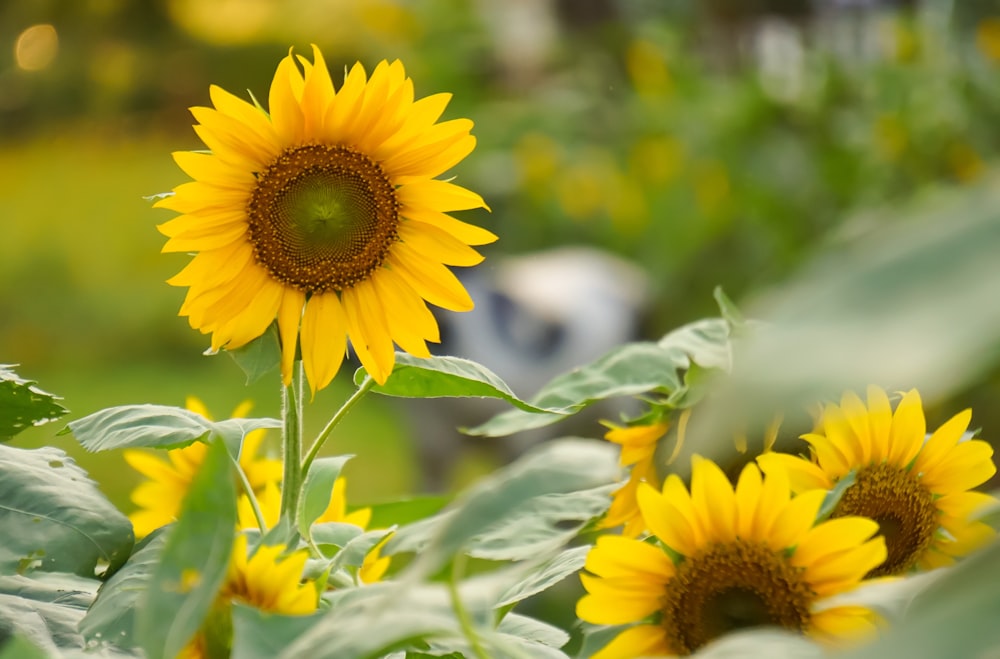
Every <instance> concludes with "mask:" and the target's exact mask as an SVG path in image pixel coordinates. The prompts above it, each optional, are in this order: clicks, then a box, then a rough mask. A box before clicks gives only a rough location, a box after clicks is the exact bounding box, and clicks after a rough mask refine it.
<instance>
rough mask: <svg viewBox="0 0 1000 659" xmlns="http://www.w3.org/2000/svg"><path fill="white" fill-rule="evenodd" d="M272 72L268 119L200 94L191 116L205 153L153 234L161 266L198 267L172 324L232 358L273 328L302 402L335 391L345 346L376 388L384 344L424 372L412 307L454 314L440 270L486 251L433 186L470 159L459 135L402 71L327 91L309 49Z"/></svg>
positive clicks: (471, 203) (440, 103)
mask: <svg viewBox="0 0 1000 659" xmlns="http://www.w3.org/2000/svg"><path fill="white" fill-rule="evenodd" d="M313 54H314V58H313V62H312V63H310V62H309V61H307V60H306V59H305V58H303V57H301V56H300V57H294V56H293V55H292V54H291V53H289V55H288V56H287V57H286V58H284V59H283V60H282V61H281V63H280V64H279V65H278V68H277V71H276V72H275V74H274V80H273V81H272V83H271V90H270V95H269V98H268V106H269V113H265V112H264V111H263V110H261V109H260V108H259V107H256V106H255V105H253V104H251V103H248V102H246V101H243V100H241V99H239V98H237V97H235V96H233V95H232V94H229V93H228V92H226V91H223V90H222V89H220V88H218V87H215V86H213V87H212V88H211V90H210V92H211V98H212V103H213V105H214V108H203V107H196V108H192V110H191V111H192V113H193V114H194V117H195V119H197V121H198V122H199V123H198V125H196V126H195V131H196V132H197V133H198V136H199V137H200V138H201V139H202V141H203V142H204V143H205V145H206V146H207V147H208V148H209V149H210V153H201V152H186V151H185V152H179V153H175V154H174V159H175V160H176V161H177V164H178V165H179V166H180V167H181V169H183V170H184V171H185V172H186V173H187V174H188V175H190V176H191V177H192V178H193V179H194V181H192V182H190V183H185V184H183V185H181V186H179V187H177V188H176V189H175V190H174V194H172V195H170V196H167V197H165V198H163V199H161V200H160V201H158V202H157V204H156V205H157V206H158V207H161V208H168V209H170V210H174V211H177V212H179V213H182V215H181V216H180V217H177V218H175V219H173V220H170V221H169V222H167V223H165V224H163V225H161V226H160V227H159V228H160V231H162V232H163V233H164V234H165V235H167V236H169V240H168V241H167V243H166V245H165V246H164V247H163V251H165V252H197V254H196V255H195V256H194V258H193V259H192V260H191V262H190V263H189V264H188V265H187V266H186V267H185V268H184V269H183V270H182V271H181V272H180V273H178V274H177V275H176V276H174V277H173V278H172V279H170V280H169V283H171V284H172V285H175V286H187V287H188V292H187V297H186V298H185V300H184V304H183V306H182V307H181V311H180V315H182V316H187V317H188V320H189V322H190V324H191V326H192V327H194V328H196V329H199V330H201V331H202V332H203V333H211V334H212V349H213V350H219V349H221V348H230V349H232V348H238V347H240V346H242V345H245V344H246V343H248V342H250V341H252V340H253V339H255V338H256V337H258V336H260V335H261V334H262V333H263V332H264V331H265V330H266V329H267V327H268V326H269V325H270V324H271V322H272V321H274V320H277V324H278V330H279V336H280V339H281V348H282V359H281V369H282V376H283V378H284V381H285V384H286V385H287V384H288V383H289V382H290V381H291V375H292V365H293V363H294V360H295V357H296V345H297V344H298V345H299V346H300V348H301V356H302V360H303V364H304V366H305V372H306V377H307V378H308V380H309V384H310V386H311V387H312V389H313V391H317V390H319V389H322V388H323V387H325V386H326V385H327V384H329V382H330V380H331V379H332V378H333V377H334V375H336V373H337V371H338V369H339V368H340V364H341V361H342V360H343V357H344V353H345V351H346V347H347V340H348V338H349V339H350V342H351V345H352V346H353V348H354V351H355V352H356V353H357V355H358V358H359V359H360V360H361V363H362V364H363V365H364V367H365V369H367V371H368V372H369V373H370V374H371V376H372V377H373V378H374V379H375V380H377V381H378V382H380V383H381V382H384V381H385V379H386V378H387V377H388V376H389V373H390V372H391V371H392V367H393V364H394V363H395V353H394V348H393V342H395V343H396V344H398V345H399V346H400V347H401V348H402V349H403V350H405V351H407V352H409V353H411V354H413V355H416V356H422V357H426V356H429V352H428V350H427V345H426V341H438V340H439V335H438V326H437V322H436V321H435V319H434V317H433V315H432V314H431V312H430V311H429V309H428V308H427V305H426V303H425V302H430V303H431V304H434V305H437V306H440V307H443V308H445V309H450V310H453V311H468V310H469V309H471V308H472V300H471V299H470V298H469V295H468V293H467V292H466V290H465V288H464V287H463V286H462V284H461V283H460V282H459V281H458V279H457V278H456V277H455V276H454V275H453V274H452V273H451V271H450V270H448V268H447V267H445V266H449V265H454V266H471V265H475V264H477V263H479V262H480V261H481V260H482V256H481V255H480V254H479V253H478V252H476V251H475V250H474V249H472V248H471V247H469V246H470V245H484V244H487V243H490V242H492V241H494V240H496V236H494V235H493V234H492V233H490V232H489V231H486V230H484V229H481V228H479V227H476V226H473V225H470V224H466V223H464V222H461V221H459V220H456V219H454V218H453V217H451V216H449V215H447V214H446V213H448V212H450V211H456V210H466V209H471V208H485V207H486V205H485V204H484V203H483V200H482V198H481V197H480V196H479V195H477V194H475V193H473V192H470V191H469V190H466V189H465V188H461V187H459V186H457V185H455V184H453V183H451V182H449V181H445V180H439V179H436V178H435V177H437V176H439V175H440V174H442V173H443V172H445V171H446V170H448V169H450V168H451V167H453V166H454V165H455V164H457V163H458V162H459V161H461V160H462V159H463V158H464V157H465V156H467V155H468V154H469V153H470V152H471V151H472V149H473V148H474V147H475V144H476V140H475V138H474V137H472V135H470V134H469V131H470V130H471V128H472V122H471V121H469V120H468V119H455V120H451V121H445V122H441V123H438V119H439V118H440V116H441V114H442V112H444V109H445V106H446V105H447V103H448V101H449V99H450V98H451V95H450V94H435V95H433V96H428V97H426V98H422V99H420V100H416V101H415V100H414V97H413V82H412V81H411V80H410V79H409V78H408V77H406V73H405V71H404V69H403V65H402V63H400V62H399V61H395V62H393V63H391V64H390V63H388V62H385V61H383V62H381V63H379V64H378V66H376V67H375V69H374V71H373V72H372V75H371V78H370V79H368V78H367V77H366V74H365V70H364V68H363V67H362V66H361V64H355V65H354V67H353V68H352V69H351V70H350V73H348V74H347V77H346V79H345V80H344V84H343V85H341V87H340V89H339V90H337V91H335V90H334V87H333V83H332V81H331V79H330V74H329V72H328V71H327V68H326V63H325V62H324V61H323V56H322V54H321V53H320V51H319V49H318V48H316V47H315V46H314V47H313Z"/></svg>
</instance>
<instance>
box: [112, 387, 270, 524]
mask: <svg viewBox="0 0 1000 659" xmlns="http://www.w3.org/2000/svg"><path fill="white" fill-rule="evenodd" d="M186 407H187V409H189V410H190V411H192V412H195V413H197V414H201V415H202V416H203V417H205V418H211V417H210V416H209V414H208V411H207V410H206V409H205V405H204V404H203V403H202V402H201V401H200V400H198V399H197V398H195V397H193V396H190V397H188V399H187V402H186ZM249 411H250V403H249V402H245V403H242V404H240V405H239V406H238V407H237V408H236V409H235V410H234V411H233V414H232V417H233V418H240V417H243V416H245V415H246V414H247V413H248V412H249ZM265 435H266V431H265V430H255V431H253V432H250V433H247V436H246V437H245V438H244V440H243V448H242V450H241V451H240V461H239V463H240V469H242V470H243V473H244V474H246V477H247V482H249V483H250V487H252V488H253V489H254V491H257V490H259V489H263V488H264V487H265V486H266V485H267V483H273V482H277V481H280V480H281V475H282V472H281V461H280V460H275V459H273V458H266V457H258V455H257V454H258V452H259V451H260V447H261V443H262V442H263V441H264V436H265ZM207 449H208V445H207V444H205V443H203V442H194V443H193V444H189V445H188V446H185V447H183V448H178V449H171V450H169V451H167V459H166V460H164V459H162V458H161V457H160V456H158V455H156V454H155V453H152V452H149V451H142V450H137V449H127V450H125V451H123V456H124V458H125V462H127V463H128V464H129V466H131V467H132V468H133V469H135V470H136V471H138V472H139V473H141V474H142V475H143V476H145V477H146V478H147V479H148V480H147V481H145V482H142V483H140V484H139V485H138V486H136V488H135V489H134V490H133V491H132V496H131V498H132V502H133V503H134V504H135V505H136V506H138V507H139V509H138V510H136V511H135V512H133V513H132V514H130V515H129V519H130V520H131V521H132V526H133V528H134V529H135V535H136V537H139V538H141V537H143V536H146V535H149V534H150V533H152V532H153V531H154V530H155V529H158V528H160V527H161V526H165V525H167V524H170V523H172V522H176V521H177V513H178V512H179V511H180V506H181V501H182V500H183V499H184V495H186V494H187V491H188V488H190V487H191V481H192V480H193V479H194V477H195V475H196V474H197V473H198V470H199V469H200V468H201V465H202V463H203V462H204V461H205V451H206V450H207Z"/></svg>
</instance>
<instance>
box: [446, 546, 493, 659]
mask: <svg viewBox="0 0 1000 659" xmlns="http://www.w3.org/2000/svg"><path fill="white" fill-rule="evenodd" d="M464 569H465V555H464V554H459V555H458V556H456V557H455V560H454V561H453V562H452V564H451V578H450V579H448V592H449V593H450V594H451V608H452V609H453V610H454V611H455V617H456V618H458V624H459V626H461V628H462V633H463V634H464V635H465V638H466V640H468V641H469V647H471V648H472V652H473V653H474V654H475V655H476V657H478V658H479V659H490V654H489V653H488V652H487V651H486V648H484V647H483V645H482V643H481V642H480V641H479V635H478V634H476V629H475V627H473V625H472V617H471V616H470V615H469V612H468V611H466V610H465V605H463V604H462V598H461V597H459V594H458V581H459V579H460V578H461V575H462V572H463V571H464Z"/></svg>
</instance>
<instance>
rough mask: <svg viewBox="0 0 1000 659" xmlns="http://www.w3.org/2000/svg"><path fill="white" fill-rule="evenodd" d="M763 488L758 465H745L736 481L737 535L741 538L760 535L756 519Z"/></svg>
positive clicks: (752, 537)
mask: <svg viewBox="0 0 1000 659" xmlns="http://www.w3.org/2000/svg"><path fill="white" fill-rule="evenodd" d="M762 489H763V485H762V481H761V477H760V470H759V469H758V468H757V466H756V465H754V464H753V463H750V464H748V465H746V466H745V467H743V471H742V472H740V478H739V481H738V482H737V483H736V535H737V536H738V537H740V538H744V539H756V538H757V537H759V536H758V533H757V528H756V526H755V521H756V519H757V506H758V504H759V503H760V493H761V490H762Z"/></svg>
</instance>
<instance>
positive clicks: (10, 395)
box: [0, 364, 67, 441]
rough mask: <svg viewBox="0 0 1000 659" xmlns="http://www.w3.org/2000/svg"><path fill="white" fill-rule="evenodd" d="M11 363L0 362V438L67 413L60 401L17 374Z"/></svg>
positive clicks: (53, 419) (1, 439)
mask: <svg viewBox="0 0 1000 659" xmlns="http://www.w3.org/2000/svg"><path fill="white" fill-rule="evenodd" d="M13 368H14V365H13V364H0V441H6V440H8V439H10V438H11V437H13V436H14V435H16V434H17V433H19V432H21V431H22V430H24V429H25V428H30V427H31V426H40V425H42V424H43V423H48V422H49V421H55V420H56V419H58V418H59V417H61V416H62V415H64V414H66V413H67V410H66V408H64V407H63V406H62V405H60V404H59V403H57V402H56V401H57V400H62V399H61V398H59V397H58V396H54V395H52V394H50V393H48V392H47V391H42V390H41V389H39V388H38V387H36V386H35V382H33V381H31V380H24V379H22V378H20V377H18V375H17V373H15V372H14V371H13Z"/></svg>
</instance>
